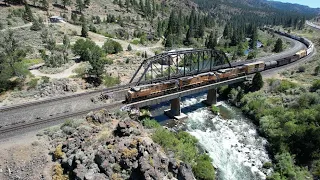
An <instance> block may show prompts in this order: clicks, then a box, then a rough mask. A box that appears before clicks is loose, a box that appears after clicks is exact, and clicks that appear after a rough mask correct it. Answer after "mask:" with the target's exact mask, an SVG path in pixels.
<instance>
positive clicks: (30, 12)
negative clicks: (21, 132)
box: [23, 2, 34, 22]
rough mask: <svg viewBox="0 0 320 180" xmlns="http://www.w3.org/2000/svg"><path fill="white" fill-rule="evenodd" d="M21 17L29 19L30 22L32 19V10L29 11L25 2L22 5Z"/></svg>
mask: <svg viewBox="0 0 320 180" xmlns="http://www.w3.org/2000/svg"><path fill="white" fill-rule="evenodd" d="M23 19H25V20H26V21H29V22H32V21H33V20H34V18H33V15H32V11H31V9H30V7H29V5H28V3H27V2H26V3H25V5H24V14H23Z"/></svg>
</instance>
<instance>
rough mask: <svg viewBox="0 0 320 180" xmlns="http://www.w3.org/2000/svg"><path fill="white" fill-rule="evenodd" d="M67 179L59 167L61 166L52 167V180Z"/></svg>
mask: <svg viewBox="0 0 320 180" xmlns="http://www.w3.org/2000/svg"><path fill="white" fill-rule="evenodd" d="M67 179H69V178H68V176H67V175H63V168H62V167H61V164H59V163H56V164H55V165H54V166H53V175H52V180H67Z"/></svg>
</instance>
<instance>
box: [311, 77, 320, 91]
mask: <svg viewBox="0 0 320 180" xmlns="http://www.w3.org/2000/svg"><path fill="white" fill-rule="evenodd" d="M318 89H320V79H318V80H315V81H314V82H313V83H312V86H311V87H310V91H311V92H315V91H317V90H318Z"/></svg>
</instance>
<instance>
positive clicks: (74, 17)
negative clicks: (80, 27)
mask: <svg viewBox="0 0 320 180" xmlns="http://www.w3.org/2000/svg"><path fill="white" fill-rule="evenodd" d="M71 20H72V21H73V23H74V24H75V23H76V22H77V20H78V17H77V14H76V13H71Z"/></svg>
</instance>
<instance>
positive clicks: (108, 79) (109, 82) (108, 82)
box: [103, 75, 120, 87]
mask: <svg viewBox="0 0 320 180" xmlns="http://www.w3.org/2000/svg"><path fill="white" fill-rule="evenodd" d="M103 84H104V85H105V86H106V87H112V86H115V85H117V84H120V79H119V78H118V77H117V78H114V77H112V76H109V75H106V76H104V77H103Z"/></svg>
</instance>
